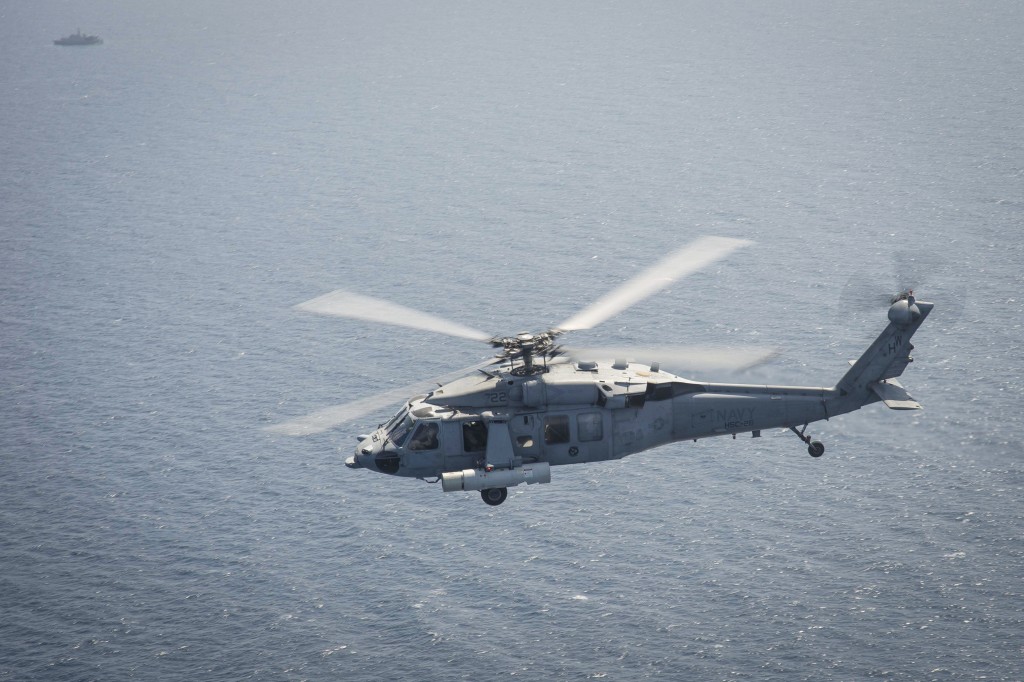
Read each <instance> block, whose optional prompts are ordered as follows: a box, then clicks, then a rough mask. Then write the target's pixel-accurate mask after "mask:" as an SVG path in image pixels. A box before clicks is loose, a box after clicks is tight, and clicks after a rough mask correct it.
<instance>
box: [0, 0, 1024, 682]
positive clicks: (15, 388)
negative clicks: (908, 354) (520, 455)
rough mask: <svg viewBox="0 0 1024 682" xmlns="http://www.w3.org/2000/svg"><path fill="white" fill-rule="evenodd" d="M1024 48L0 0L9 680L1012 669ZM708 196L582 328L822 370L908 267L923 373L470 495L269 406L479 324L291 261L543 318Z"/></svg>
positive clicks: (777, 374)
mask: <svg viewBox="0 0 1024 682" xmlns="http://www.w3.org/2000/svg"><path fill="white" fill-rule="evenodd" d="M79 27H80V28H81V29H82V30H83V31H85V32H88V33H96V34H99V35H101V36H102V37H103V38H104V41H105V42H104V44H103V45H102V46H95V47H90V48H61V47H56V46H54V45H52V40H53V39H55V38H57V37H60V36H61V35H66V34H68V33H70V32H72V31H73V30H75V29H76V28H79ZM1021 44H1024V10H1022V7H1021V5H1020V4H1019V3H1015V2H998V1H997V2H970V1H968V2H935V3H914V2H910V3H888V2H881V1H878V2H870V1H866V2H859V3H846V4H841V5H838V6H833V5H832V4H823V3H815V2H800V1H790V2H779V3H771V4H769V5H766V6H761V5H751V4H749V3H722V2H705V1H696V2H682V3H661V2H641V3H626V2H611V1H602V2H591V3H583V2H564V3H542V2H522V3H497V2H456V1H452V2H437V3H417V2H411V1H408V0H385V1H383V2H345V3H332V2H326V1H324V2H317V1H314V0H308V1H303V2H291V3H284V2H269V1H268V2H262V3H257V4H245V5H243V4H240V3H227V2H194V1H191V0H189V1H186V2H180V3H164V4H157V3H130V2H114V1H110V2H76V3H69V2H57V1H55V0H43V1H41V2H33V3H15V2H4V3H2V4H0V124H2V125H0V239H2V249H0V616H2V617H0V679H4V680H35V679H46V680H93V679H94V680H126V679H160V680H196V679H201V680H251V679H255V680H320V679H340V680H384V679H388V680H390V679H394V680H397V679H422V680H466V679H468V680H477V679H507V678H517V679H537V680H542V679H543V680H549V679H558V680H586V679H597V678H605V679H612V680H638V679H656V678H661V679H694V680H698V679H699V680H734V679H741V680H742V679H750V680H764V679H770V680H794V679H805V680H854V679H892V680H975V679H987V680H1019V679H1022V677H1024V666H1022V664H1021V661H1022V660H1024V647H1022V642H1024V596H1022V592H1024V556H1022V554H1024V539H1022V536H1024V527H1022V521H1024V506H1022V502H1021V493H1022V488H1024V466H1022V463H1021V450H1022V440H1024V417H1022V416H1021V411H1020V408H1019V402H1020V396H1021V392H1022V388H1024V360H1022V358H1021V350H1022V338H1024V331H1022V320H1024V314H1022V312H1024V303H1022V302H1024V291H1022V286H1021V279H1020V277H1021V276H1020V273H1021V270H1022V266H1024V246H1022V239H1021V229H1022V227H1024V123H1022V122H1024V75H1022V74H1024V52H1022V51H1021V49H1020V45H1021ZM702 234H718V235H724V236H731V237H742V238H745V239H751V240H753V241H755V242H756V244H755V245H753V246H751V247H749V248H747V249H744V250H742V251H741V252H739V253H737V254H736V255H734V256H732V257H731V258H729V259H728V260H727V261H724V262H722V263H719V264H716V265H715V266H714V267H712V268H709V269H708V270H706V271H703V272H701V273H699V274H697V275H694V276H692V277H690V278H688V279H685V280H683V281H682V282H680V283H678V284H676V285H673V286H672V287H670V288H668V289H667V290H665V291H663V292H660V293H659V294H657V295H656V296H654V297H652V298H651V299H649V300H648V301H645V302H643V303H641V304H639V305H637V306H635V307H634V308H632V309H631V310H629V311H626V312H624V313H622V314H621V315H619V316H617V317H615V318H614V319H612V320H610V321H608V322H606V323H605V324H604V325H602V326H601V327H599V328H598V329H595V330H592V331H589V332H585V333H582V332H581V333H579V334H578V335H577V336H574V337H573V340H574V341H577V342H579V343H580V344H581V345H582V344H590V343H605V344H609V345H622V344H628V343H631V342H632V343H644V344H647V345H652V344H662V343H681V342H682V343H690V342H692V343H701V344H712V343H722V344H726V345H728V344H737V343H756V344H759V345H773V346H778V347H780V348H781V349H782V351H783V352H782V354H781V355H780V357H779V358H777V359H776V360H773V361H772V362H771V363H769V364H767V365H764V366H762V367H759V368H756V369H754V370H751V371H750V372H748V373H747V374H745V375H741V377H740V378H741V380H744V381H751V382H773V383H783V384H811V385H831V384H832V383H834V382H835V380H836V379H837V378H838V377H839V376H840V375H841V373H842V372H843V371H844V369H845V367H846V361H847V360H849V359H852V358H855V357H857V356H858V355H859V353H860V352H862V351H863V349H864V348H866V347H867V345H868V344H869V343H870V341H871V339H872V338H873V337H874V336H875V335H877V333H878V332H879V331H880V330H881V328H882V327H883V326H884V324H885V310H884V306H883V307H877V306H872V305H870V304H869V302H870V301H871V300H873V297H875V298H877V296H880V295H883V294H885V293H889V292H891V291H894V290H895V289H896V288H897V287H899V286H906V285H908V284H909V285H912V286H914V287H915V288H916V290H917V292H918V294H919V296H920V297H921V298H924V299H926V300H931V301H934V302H935V303H936V306H937V307H936V310H935V313H934V314H933V316H932V317H931V318H930V319H929V320H928V322H927V324H926V325H925V326H923V327H922V329H921V331H920V332H919V333H918V335H917V336H916V337H915V345H916V346H917V350H916V351H915V353H914V355H915V358H916V362H915V363H914V364H913V365H912V366H911V367H910V368H909V369H908V370H907V372H906V374H905V375H904V377H903V382H904V384H905V385H906V386H907V388H908V389H909V390H910V392H911V393H912V394H913V395H914V396H915V397H916V398H917V399H918V400H920V401H921V402H922V403H923V404H924V405H925V410H924V411H923V412H919V413H912V414H907V413H896V412H891V411H888V410H886V409H885V408H884V407H882V406H879V405H875V406H872V407H868V408H865V409H863V410H861V411H859V412H856V413H853V414H850V415H845V416H843V417H841V418H837V419H834V420H832V421H830V422H827V423H819V424H815V425H812V426H811V428H810V431H811V433H813V434H814V435H815V436H816V437H818V438H821V439H822V440H823V441H824V442H825V443H826V445H827V448H828V451H827V452H826V455H825V456H824V457H823V458H821V459H820V460H812V459H811V458H809V457H808V456H807V454H806V450H805V448H804V446H803V445H802V444H801V443H800V442H799V441H798V440H797V439H795V438H794V437H793V436H792V434H789V433H788V432H781V431H780V432H774V433H765V434H764V437H763V438H761V439H758V440H752V439H750V438H746V439H743V438H738V439H736V440H732V439H712V440H707V441H701V442H698V443H684V444H675V445H671V446H667V447H663V448H660V449H657V450H652V451H647V452H644V453H640V454H637V455H633V456H631V457H628V458H626V459H624V460H621V461H616V462H611V463H604V464H595V465H581V466H576V467H559V468H557V469H556V470H555V471H554V472H553V481H552V483H551V484H550V485H546V486H530V487H529V488H528V489H527V488H525V487H521V488H513V489H511V490H510V495H509V499H508V501H507V502H506V503H505V504H504V505H502V506H500V507H497V508H491V507H488V506H486V505H484V504H483V503H481V501H480V499H479V497H478V496H477V495H475V494H443V493H442V492H441V491H440V489H439V488H438V486H431V485H424V484H423V483H422V482H419V481H410V480H396V479H393V478H389V477H386V476H380V475H374V474H371V473H368V472H365V471H351V470H348V469H346V468H345V467H344V466H343V460H344V458H345V457H346V456H347V455H348V454H350V451H351V449H352V447H353V446H354V444H355V438H354V437H355V435H356V434H357V433H362V432H364V431H365V430H366V429H367V428H369V427H370V426H373V425H375V424H376V423H377V422H379V421H380V420H382V419H383V418H385V417H387V416H388V415H387V412H388V411H385V413H384V414H379V415H373V416H371V417H370V418H368V419H367V420H366V423H357V424H350V425H345V426H342V427H339V428H338V429H335V430H333V431H330V432H327V433H324V434H320V435H316V436H311V437H308V438H300V439H291V438H286V437H284V436H280V435H276V434H271V433H267V432H265V431H263V430H262V427H264V426H267V425H269V424H273V423H276V422H279V421H283V420H286V419H289V418H292V417H295V416H298V415H302V414H305V413H308V412H312V411H314V410H316V409H318V408H320V407H323V406H326V405H330V404H334V403H339V402H345V401H347V400H349V399H355V398H360V397H365V396H369V395H372V394H374V393H376V392H379V391H381V390H385V389H390V388H394V387H396V386H401V385H404V384H406V383H408V382H410V381H413V380H415V379H420V378H423V377H430V376H435V375H438V374H443V373H445V372H446V371H449V370H450V369H452V368H455V367H460V366H465V365H469V364H471V363H473V362H476V361H477V360H479V359H481V358H482V357H485V356H486V351H487V349H486V348H480V347H477V346H476V345H474V344H473V343H472V342H468V341H463V340H458V339H449V338H447V337H441V336H437V335H432V334H429V333H419V332H415V331H411V330H406V329H402V328H391V327H382V326H380V325H375V324H371V323H362V322H354V321H346V320H338V319H327V318H318V317H313V316H305V315H303V314H301V313H299V312H297V311H295V310H293V309H292V307H291V306H292V305H294V304H295V303H297V302H300V301H304V300H306V299H309V298H312V297H314V296H316V295H319V294H321V293H324V292H326V291H329V290H332V289H336V288H347V289H352V290H356V291H360V292H362V293H366V294H369V295H373V296H378V297H381V298H386V299H389V300H394V301H398V302H402V303H404V304H406V305H409V306H413V307H416V308H421V309H424V310H428V311H430V312H433V313H436V314H439V315H442V316H445V317H448V318H451V319H454V320H457V321H460V322H462V323H464V324H467V325H470V326H473V327H477V328H480V329H484V330H487V331H493V332H494V333H495V334H509V333H515V332H518V331H520V330H522V329H532V330H538V329H544V328H546V327H547V326H549V325H551V324H553V323H556V322H558V321H559V320H564V319H566V318H567V317H568V316H569V315H571V314H572V313H573V312H575V311H576V310H578V309H580V308H582V307H583V306H585V305H586V304H587V303H589V302H590V301H592V300H593V299H595V298H596V297H597V296H599V295H601V294H603V293H604V292H606V291H608V290H610V289H611V288H613V287H614V286H616V285H617V284H619V283H620V282H622V281H624V280H626V279H628V278H629V277H630V276H631V275H632V274H634V273H635V272H637V271H638V270H639V269H640V268H642V267H644V266H645V265H646V264H647V263H649V262H651V261H652V260H655V259H657V258H659V257H660V256H661V255H663V254H664V253H665V252H666V251H668V250H670V249H673V248H675V247H677V246H678V245H681V244H683V243H686V242H687V241H689V240H691V239H693V238H695V237H696V236H698V235H702ZM693 376H694V378H698V379H705V380H718V379H719V378H720V377H719V376H717V375H699V374H694V375H693ZM730 378H731V377H730Z"/></svg>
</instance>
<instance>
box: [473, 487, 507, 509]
mask: <svg viewBox="0 0 1024 682" xmlns="http://www.w3.org/2000/svg"><path fill="white" fill-rule="evenodd" d="M480 497H482V498H483V500H484V502H486V503H487V504H489V505H491V506H492V507H497V506H498V505H499V504H501V503H502V502H504V501H505V498H506V497H508V488H488V489H487V490H481V491H480Z"/></svg>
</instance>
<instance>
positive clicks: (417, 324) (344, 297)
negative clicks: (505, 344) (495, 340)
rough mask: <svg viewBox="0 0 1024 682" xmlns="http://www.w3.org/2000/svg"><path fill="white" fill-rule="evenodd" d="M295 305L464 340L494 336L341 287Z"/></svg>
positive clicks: (307, 309) (307, 310)
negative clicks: (344, 289)
mask: <svg viewBox="0 0 1024 682" xmlns="http://www.w3.org/2000/svg"><path fill="white" fill-rule="evenodd" d="M295 307H296V308H298V309H299V310H305V311H306V312H310V313H318V314H320V315H333V316H335V317H351V318H355V319H357V320H369V321H371V322H382V323H384V324H394V325H398V326H400V327H411V328H413V329H422V330H425V331H430V332H437V333H438V334H447V335H448V336H456V337H459V338H463V339H473V340H474V341H489V340H490V338H491V335H490V334H485V333H484V332H481V331H477V330H476V329H471V328H470V327H465V326H463V325H461V324H458V323H457V322H450V321H448V320H445V319H444V318H441V317H437V316H435V315H431V314H430V313H425V312H422V311H419V310H413V309H412V308H406V307H405V306H403V305H398V304H397V303H391V302H390V301H384V300H382V299H379V298H371V297H370V296H362V295H361V294H353V293H351V292H349V291H343V290H341V289H338V290H337V291H332V292H330V293H328V294H324V295H323V296H317V297H316V298H314V299H311V300H309V301H306V302H305V303H300V304H298V305H297V306H295Z"/></svg>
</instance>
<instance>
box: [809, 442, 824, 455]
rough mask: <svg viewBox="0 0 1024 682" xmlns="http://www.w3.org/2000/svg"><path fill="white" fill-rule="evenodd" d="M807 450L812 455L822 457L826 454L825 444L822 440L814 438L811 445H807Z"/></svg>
mask: <svg viewBox="0 0 1024 682" xmlns="http://www.w3.org/2000/svg"><path fill="white" fill-rule="evenodd" d="M807 452H808V453H809V454H810V455H811V457H821V456H822V455H824V454H825V444H824V443H822V442H821V441H820V440H812V441H811V443H810V445H808V446H807Z"/></svg>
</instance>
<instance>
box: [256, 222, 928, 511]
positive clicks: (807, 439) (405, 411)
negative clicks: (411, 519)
mask: <svg viewBox="0 0 1024 682" xmlns="http://www.w3.org/2000/svg"><path fill="white" fill-rule="evenodd" d="M751 243H752V242H749V241H746V240H741V239H731V238H725V237H702V238H700V239H698V240H696V241H694V242H692V243H691V244H688V245H687V246H685V247H683V248H682V249H680V250H678V251H676V252H675V253H673V254H671V255H669V256H668V257H667V258H665V259H664V260H662V261H660V262H658V263H657V264H655V265H653V266H652V267H650V268H648V269H646V270H644V271H643V272H641V273H640V274H639V275H637V276H635V277H634V278H632V279H630V280H629V281H627V282H625V283H624V284H622V285H621V286H619V287H618V288H616V289H614V290H613V291H611V292H610V293H609V294H607V295H605V296H604V297H603V298H601V299H599V300H598V301H596V302H595V303H593V304H592V305H591V306H589V307H587V308H586V309H584V310H583V311H581V312H579V313H578V314H576V315H574V316H573V317H571V318H569V319H567V320H565V321H564V322H562V323H560V324H558V325H556V326H554V327H551V328H549V329H547V330H546V331H541V332H523V333H519V334H516V335H514V336H505V337H501V336H491V335H490V334H486V333H484V332H480V331H477V330H475V329H471V328H469V327H465V326H462V325H459V324H456V323H453V322H449V321H446V320H444V319H441V318H438V317H435V316H433V315H430V314H427V313H424V312H421V311H416V310H412V309H410V308H406V307H404V306H400V305H396V304H394V303H389V302H387V301H382V300H379V299H375V298H370V297H367V296H362V295H358V294H354V293H351V292H347V291H340V290H339V291H333V292H331V293H328V294H325V295H323V296H319V297H317V298H314V299H312V300H310V301H306V302H305V303H301V304H299V305H298V306H296V307H297V308H298V309H300V310H303V311H307V312H312V313H318V314H323V315H333V316H340V317H347V318H356V319H362V320H371V321H376V322H383V323H388V324H393V325H400V326H405V327H411V328H414V329H419V330H424V331H431V332H438V333H443V334H448V335H451V336H455V337H460V338H466V339H471V340H474V341H482V342H485V343H488V344H490V345H491V346H492V347H494V348H495V349H497V353H496V355H495V356H494V357H492V358H489V359H488V360H486V361H484V362H481V363H479V364H477V365H474V366H472V367H467V368H465V369H463V370H459V371H458V372H455V373H452V374H449V375H445V376H443V377H437V378H436V379H434V380H433V381H431V382H429V383H431V384H435V385H436V387H435V388H433V390H430V391H428V392H426V393H421V394H419V395H416V396H414V397H411V398H410V397H408V396H409V394H410V393H411V392H413V391H415V390H416V389H417V388H418V387H419V385H416V386H412V387H404V388H401V389H397V390H394V391H389V392H387V393H384V394H381V395H378V396H374V397H372V398H368V399H364V400H361V401H356V402H354V403H348V404H345V405H340V406H336V407H331V408H327V409H325V410H321V411H319V412H316V413H314V414H312V415H309V416H306V417H302V418H299V419H296V420H293V421H290V422H287V423H284V424H279V425H276V426H271V427H269V430H272V431H276V432H280V433H286V434H290V435H305V434H311V433H317V432H320V431H324V430H326V429H328V428H332V427H334V426H337V425H339V424H341V423H345V422H348V421H352V420H353V419H356V418H358V417H360V416H362V415H365V414H367V413H369V412H372V411H375V410H380V409H382V408H384V407H386V406H388V405H391V404H396V403H398V402H399V401H404V402H403V403H402V407H401V409H400V410H399V411H398V413H397V414H395V415H394V416H393V417H392V418H391V419H389V420H388V421H387V422H385V423H383V424H380V425H379V426H378V427H377V428H376V429H375V430H374V431H372V432H370V433H369V434H366V435H360V436H358V445H357V446H356V448H355V452H354V454H353V455H352V456H351V457H349V458H348V459H347V460H346V462H345V464H346V465H347V466H348V467H349V468H352V469H367V470H369V471H375V472H380V473H383V474H390V475H392V476H403V477H411V478H419V479H423V480H426V481H428V482H433V483H436V482H438V481H440V483H441V489H442V490H443V491H445V492H453V491H479V492H480V495H481V497H482V498H483V501H484V502H486V503H487V504H489V505H499V504H501V503H502V502H504V501H505V499H506V497H507V496H508V488H509V487H512V486H516V485H522V484H528V485H529V484H540V483H549V482H550V481H551V467H553V466H557V465H562V464H582V463H585V462H598V461H603V460H610V459H620V458H622V457H625V456H627V455H631V454H633V453H636V452H640V451H642V450H647V449H649V448H655V447H658V446H661V445H665V444H667V443H672V442H675V441H684V440H694V441H696V440H698V439H701V438H710V437H713V436H730V435H731V436H733V437H735V436H736V435H737V434H741V433H749V434H752V436H753V437H755V438H757V437H759V436H760V435H761V431H762V430H764V429H773V428H788V429H790V430H791V431H792V432H793V433H794V434H796V436H797V437H798V438H799V439H800V440H801V441H802V442H803V443H805V444H806V445H807V451H808V453H809V454H810V455H811V456H812V457H821V455H822V454H824V452H825V446H824V445H823V444H822V443H821V441H818V440H814V439H812V437H811V436H810V435H808V434H807V426H808V425H809V424H811V423H812V422H816V421H820V420H823V419H829V418H831V417H834V416H836V415H840V414H844V413H847V412H852V411H854V410H857V409H860V408H861V407H863V406H865V405H869V404H871V403H874V402H878V401H882V402H883V403H884V404H885V405H886V406H888V407H889V408H891V409H894V410H919V409H921V405H920V404H919V403H918V402H917V401H915V400H914V399H913V398H912V397H911V396H910V395H909V394H908V393H907V391H906V390H905V389H904V388H903V386H902V385H900V383H899V382H898V381H897V379H896V378H897V377H898V376H900V375H901V374H902V373H903V370H904V369H905V368H906V367H907V365H908V364H909V363H910V362H912V358H911V357H910V351H911V350H912V349H913V345H911V343H910V338H911V337H912V336H913V335H914V333H915V332H916V331H917V329H918V327H920V325H921V323H922V322H924V320H925V318H926V317H928V314H929V313H930V312H931V311H932V308H933V304H932V303H925V302H923V301H918V300H917V299H916V298H915V297H914V295H913V292H912V291H906V292H903V293H901V294H898V295H896V296H893V297H892V299H891V300H890V306H889V311H888V318H889V324H888V326H887V327H886V328H885V329H884V331H882V333H881V334H880V335H879V336H878V338H877V339H875V341H874V343H872V344H871V346H870V347H869V348H868V349H867V351H865V352H864V354H863V355H862V356H861V357H860V359H858V360H857V361H855V362H851V365H852V366H851V367H850V369H849V370H848V371H847V372H846V374H844V375H843V377H842V378H841V379H840V380H839V382H838V383H837V384H836V385H835V386H833V387H830V388H829V387H806V386H771V385H748V384H729V383H707V382H698V381H693V380H690V379H685V378H683V377H680V376H676V375H674V374H671V373H669V372H666V371H664V370H662V369H661V365H660V363H659V362H658V361H657V360H656V359H655V358H660V359H661V361H662V362H669V361H672V362H674V363H675V364H685V365H686V366H691V367H693V366H699V367H704V368H705V369H707V368H733V369H735V368H741V367H744V366H750V365H753V364H756V363H759V362H762V361H764V360H765V359H767V358H769V357H771V356H772V355H773V354H774V351H773V350H772V349H766V348H729V349H718V350H716V349H708V348H686V347H669V348H628V349H583V348H573V347H568V346H563V345H561V344H560V343H559V341H560V340H561V338H562V336H563V335H564V334H566V333H568V332H572V331H578V330H583V329H590V328H592V327H594V326H596V325H597V324H599V323H601V322H603V321H605V320H607V319H609V318H611V317H613V316H614V315H616V314H618V313H620V312H622V311H623V310H625V309H626V308H628V307H630V306H632V305H633V304H635V303H637V302H639V301H641V300H643V299H645V298H647V297H649V296H650V295H652V294H654V293H655V292H657V291H659V290H661V289H663V288H664V287H665V286H666V285H667V284H669V283H671V282H673V281H676V280H678V279H680V278H682V277H684V276H686V275H688V274H691V273H693V272H695V271H697V270H699V269H700V268H703V267H705V266H707V265H709V264H711V263H714V262H715V261H718V260H720V259H722V258H724V257H726V256H727V255H728V254H730V253H732V252H733V251H735V250H736V249H738V248H741V247H745V246H748V245H749V244H751ZM426 383H427V382H424V384H426Z"/></svg>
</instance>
